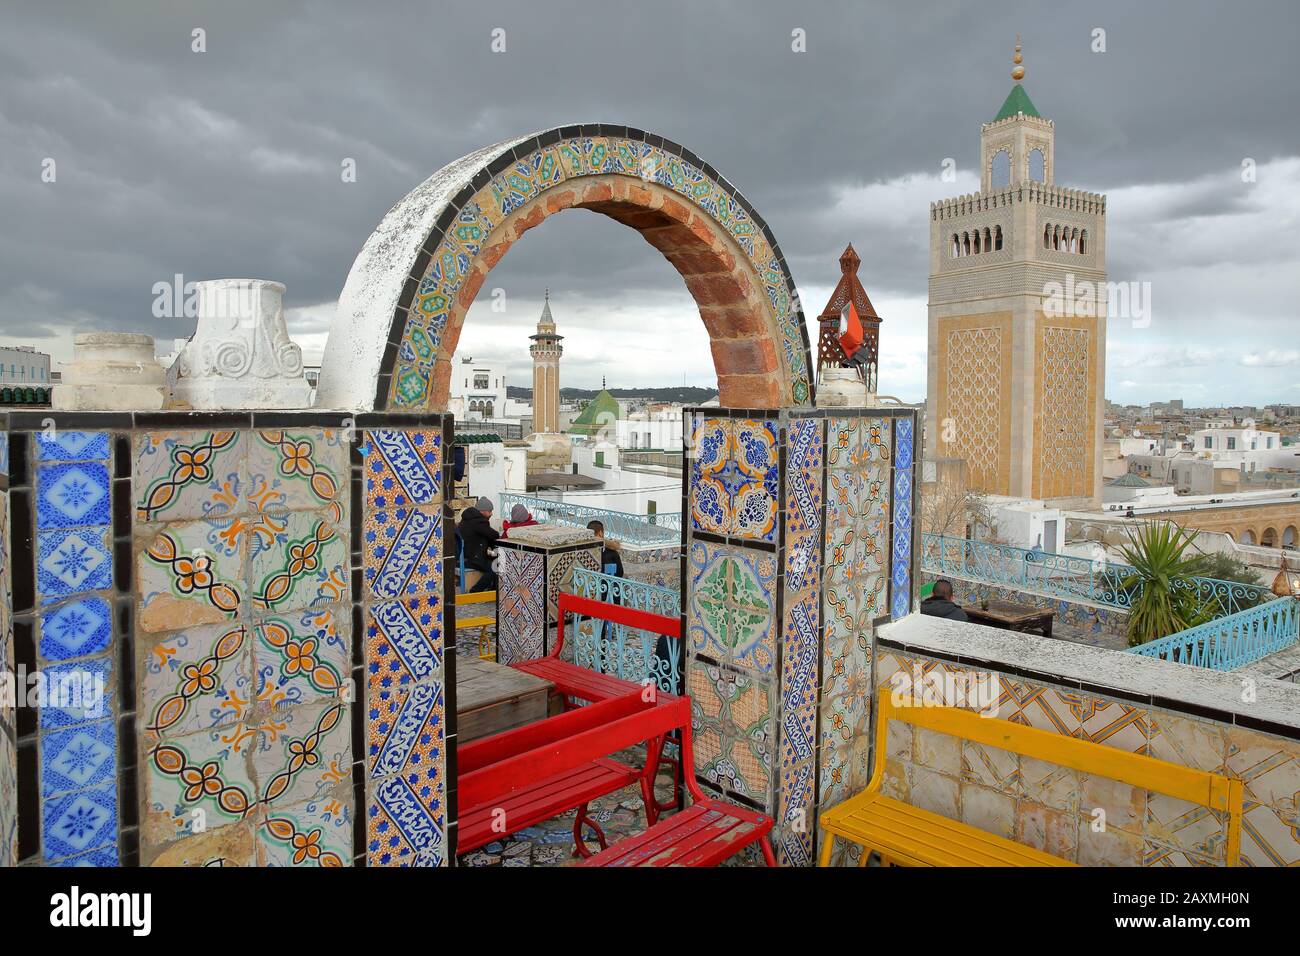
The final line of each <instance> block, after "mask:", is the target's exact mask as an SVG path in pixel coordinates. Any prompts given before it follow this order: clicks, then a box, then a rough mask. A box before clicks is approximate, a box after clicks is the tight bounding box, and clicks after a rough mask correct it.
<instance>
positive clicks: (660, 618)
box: [547, 591, 682, 657]
mask: <svg viewBox="0 0 1300 956" xmlns="http://www.w3.org/2000/svg"><path fill="white" fill-rule="evenodd" d="M557 610H558V612H559V618H560V620H559V632H558V633H557V635H556V639H555V647H554V648H552V649H551V653H550V654H548V655H547V656H548V657H559V656H560V651H561V649H562V648H563V647H564V630H565V625H566V623H567V620H566V615H568V614H581V615H583V616H585V617H591V618H596V619H597V620H601V621H610V622H612V623H614V624H626V625H627V626H628V627H631V628H635V629H637V630H639V631H650V632H651V633H653V634H662V635H663V636H664V637H676V638H680V637H681V636H682V620H681V618H679V617H668V616H667V615H664V614H654V613H652V612H650V611H640V610H637V609H636V608H634V607H624V606H623V605H621V604H610V603H608V602H606V601H596V600H593V599H592V598H585V597H579V596H578V595H576V594H570V593H568V592H567V591H562V592H560V598H559V602H558V604H557Z"/></svg>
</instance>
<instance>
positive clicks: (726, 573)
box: [682, 409, 915, 866]
mask: <svg viewBox="0 0 1300 956" xmlns="http://www.w3.org/2000/svg"><path fill="white" fill-rule="evenodd" d="M914 427H915V418H914V413H913V412H912V411H911V410H910V409H889V410H880V411H862V410H851V411H850V410H844V411H843V412H842V413H838V414H836V413H832V412H829V411H827V412H795V411H784V412H782V411H769V412H756V411H749V410H738V411H728V410H716V409H707V410H704V409H699V410H692V411H688V412H687V417H686V434H687V435H689V436H691V445H690V448H689V449H688V456H689V468H688V470H687V479H686V489H685V496H684V501H683V514H684V524H685V526H686V532H685V562H684V567H683V588H682V590H683V594H684V595H685V597H684V600H683V616H684V621H685V633H686V638H687V641H686V644H687V665H686V689H687V693H688V694H690V695H691V697H692V710H693V715H694V721H693V723H694V733H695V753H696V773H697V776H698V777H699V779H700V781H701V783H702V784H703V785H704V786H705V787H706V788H709V789H711V790H713V791H714V792H717V793H721V794H723V795H725V796H727V797H728V798H730V799H734V800H737V801H738V802H741V803H744V804H747V805H750V806H753V807H757V808H760V809H763V810H766V811H767V812H769V813H771V814H773V815H774V816H775V817H776V818H777V826H776V830H775V831H774V836H773V844H774V848H775V849H776V852H777V857H778V860H779V861H780V862H781V863H783V864H784V865H791V866H806V865H811V864H812V863H813V861H814V859H815V850H816V839H815V836H816V834H815V828H816V815H817V812H818V808H819V807H822V806H824V805H825V803H826V801H828V800H830V801H833V802H838V799H841V797H840V795H841V794H847V793H851V792H854V786H855V784H856V782H857V781H858V780H859V778H860V779H861V782H862V783H863V784H865V780H866V776H865V774H866V760H867V753H866V751H865V750H864V749H861V742H860V741H858V740H857V739H856V738H857V734H858V732H859V730H860V729H861V728H864V727H865V726H866V722H867V721H868V720H869V708H868V705H869V700H870V680H869V674H870V667H871V635H872V633H873V628H874V625H875V623H876V622H877V621H878V620H883V619H887V617H888V615H889V614H890V608H891V607H892V608H894V609H895V610H896V611H897V612H898V613H900V614H906V613H907V611H908V610H909V609H910V606H911V602H912V594H913V581H912V577H911V569H910V566H905V567H904V568H902V569H901V570H898V571H897V573H895V571H896V569H895V567H894V566H893V563H892V556H893V555H898V556H900V558H901V559H902V560H903V562H904V564H905V565H907V562H908V561H909V560H910V555H911V551H912V536H913V529H912V524H911V515H912V513H913V510H914V508H913V505H914V501H913V488H914V487H915V484H914V478H915V476H914V474H913V469H914V463H913V461H912V457H911V437H910V436H911V434H912V429H914ZM900 445H901V446H902V451H901V453H900V451H899V446H900Z"/></svg>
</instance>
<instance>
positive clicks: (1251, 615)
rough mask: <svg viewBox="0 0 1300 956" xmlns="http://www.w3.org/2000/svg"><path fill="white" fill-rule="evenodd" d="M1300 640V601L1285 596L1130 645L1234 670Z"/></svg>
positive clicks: (1154, 654)
mask: <svg viewBox="0 0 1300 956" xmlns="http://www.w3.org/2000/svg"><path fill="white" fill-rule="evenodd" d="M1297 640H1300V601H1297V600H1296V599H1295V598H1293V597H1284V598H1280V599H1278V600H1275V601H1268V602H1267V603H1264V604H1260V605H1259V606H1257V607H1252V608H1248V609H1246V610H1244V611H1238V612H1237V613H1236V614H1229V615H1228V616H1227V617H1221V618H1218V619H1217V620H1214V621H1209V622H1207V623H1205V624H1200V625H1198V626H1196V627H1192V628H1188V629H1187V630H1185V631H1180V632H1178V633H1177V634H1170V635H1169V636H1168V637H1162V638H1160V639H1159V640H1155V641H1150V642H1148V643H1146V644H1142V645H1140V646H1138V647H1133V648H1130V649H1129V651H1130V653H1133V654H1141V655H1142V656H1143V657H1157V658H1160V659H1161V660H1165V661H1174V662H1175V663H1178V664H1191V665H1193V666H1196V667H1208V668H1211V669H1212V670H1216V671H1230V670H1235V669H1237V668H1238V667H1244V666H1245V665H1247V664H1251V663H1254V662H1255V661H1257V660H1259V659H1260V658H1263V657H1267V656H1268V655H1269V654H1273V653H1276V652H1277V651H1280V650H1283V649H1285V648H1287V647H1290V646H1291V645H1292V644H1294V643H1296V641H1297Z"/></svg>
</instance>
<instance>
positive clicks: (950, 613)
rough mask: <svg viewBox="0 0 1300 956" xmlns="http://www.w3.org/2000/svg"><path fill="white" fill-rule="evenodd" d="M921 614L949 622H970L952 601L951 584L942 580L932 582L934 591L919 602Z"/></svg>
mask: <svg viewBox="0 0 1300 956" xmlns="http://www.w3.org/2000/svg"><path fill="white" fill-rule="evenodd" d="M921 613H922V614H929V615H930V616H932V617H946V618H947V619H948V620H950V621H968V620H970V618H968V617H967V616H966V612H965V611H963V610H962V609H961V608H959V607H958V606H957V605H956V603H955V602H954V601H953V599H952V582H951V581H947V580H945V579H943V578H940V579H939V580H938V581H935V582H934V590H933V591H931V592H930V596H929V597H928V598H926V599H925V600H924V601H922V602H921Z"/></svg>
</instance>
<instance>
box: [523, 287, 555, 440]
mask: <svg viewBox="0 0 1300 956" xmlns="http://www.w3.org/2000/svg"><path fill="white" fill-rule="evenodd" d="M529 338H530V339H532V341H533V344H532V345H531V346H529V348H528V351H529V352H531V353H532V355H533V431H534V432H540V433H542V434H553V433H557V432H559V430H560V356H561V355H563V354H564V346H562V345H561V344H560V340H561V339H563V338H564V336H563V335H556V334H555V319H554V318H553V317H552V316H551V290H550V289H547V290H546V297H545V300H544V301H543V304H542V317H541V318H540V319H538V320H537V332H536V334H535V335H530V336H529Z"/></svg>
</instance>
